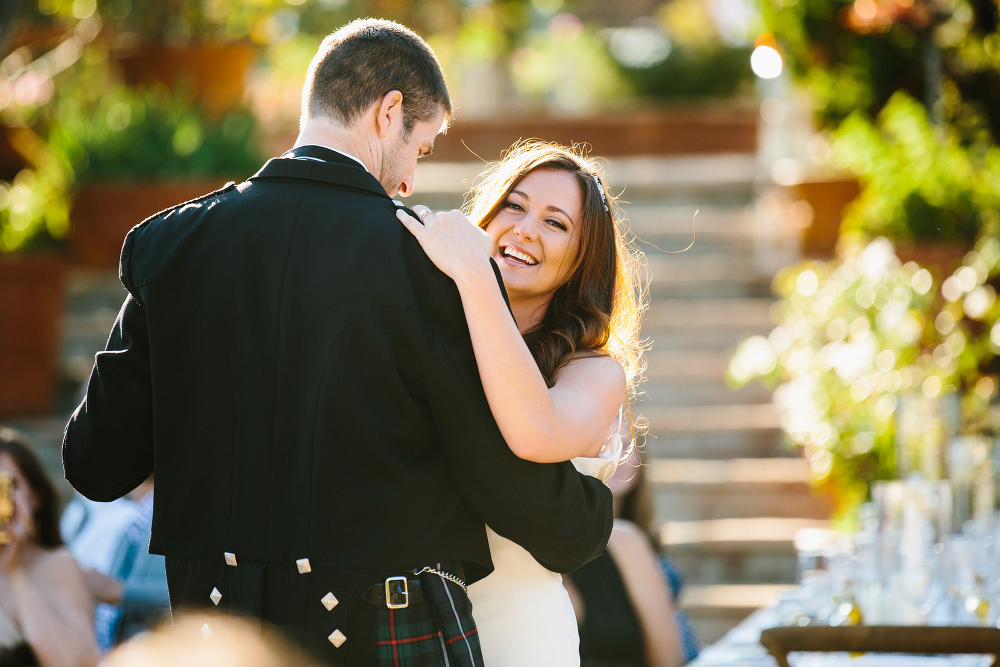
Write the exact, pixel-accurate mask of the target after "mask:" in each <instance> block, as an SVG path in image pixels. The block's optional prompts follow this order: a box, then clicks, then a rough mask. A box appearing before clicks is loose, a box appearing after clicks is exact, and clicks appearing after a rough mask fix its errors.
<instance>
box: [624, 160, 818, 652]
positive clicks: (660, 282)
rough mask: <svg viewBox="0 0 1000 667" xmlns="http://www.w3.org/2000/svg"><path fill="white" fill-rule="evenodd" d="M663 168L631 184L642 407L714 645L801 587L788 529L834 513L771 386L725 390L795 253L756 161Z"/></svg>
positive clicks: (695, 612)
mask: <svg viewBox="0 0 1000 667" xmlns="http://www.w3.org/2000/svg"><path fill="white" fill-rule="evenodd" d="M662 163H663V164H662V168H661V169H660V170H659V171H658V173H659V175H660V180H659V182H658V183H656V185H655V186H654V184H653V181H654V180H655V179H654V177H653V176H652V175H649V176H647V180H648V181H649V185H647V186H646V187H643V188H629V189H627V190H626V193H627V195H628V194H631V197H628V196H626V198H630V200H631V202H632V203H631V204H630V205H629V206H627V207H626V209H627V211H628V214H629V218H630V221H631V228H632V231H633V233H635V234H636V235H637V237H638V238H639V239H640V240H641V241H642V243H640V247H641V248H642V249H643V250H644V252H646V253H647V256H648V266H649V274H650V288H649V292H650V308H649V311H648V313H647V315H646V318H645V320H644V325H643V334H644V336H646V337H647V338H649V339H650V340H651V342H652V349H651V350H650V352H649V356H648V370H647V373H646V378H647V379H646V382H645V384H644V390H645V396H644V397H643V401H642V402H641V404H640V406H639V410H640V412H641V414H643V415H644V416H645V417H646V418H647V419H648V421H649V433H648V436H647V438H646V442H645V450H646V456H647V460H648V462H649V469H648V473H649V479H650V481H651V482H652V483H653V484H654V487H655V502H656V516H657V519H658V521H660V522H661V524H660V525H661V530H660V537H661V542H662V544H663V547H664V549H665V551H666V552H667V553H668V554H670V555H671V556H672V557H673V558H674V560H675V561H676V562H677V563H678V564H679V565H680V567H681V569H682V571H683V572H684V574H685V575H686V577H687V582H688V585H687V587H686V588H685V590H684V593H683V595H682V599H681V605H682V607H683V608H684V609H685V610H686V611H687V612H688V614H689V615H690V616H691V618H692V620H693V621H694V623H695V627H696V630H697V631H698V634H699V637H700V638H701V640H702V641H703V642H705V643H711V642H713V641H715V640H717V639H718V638H719V637H721V636H722V634H724V633H725V632H726V631H727V630H728V629H729V628H731V627H732V626H733V625H735V624H736V623H738V622H739V621H740V620H742V619H743V618H744V617H745V616H746V615H748V614H749V613H750V612H751V611H752V610H753V609H755V608H757V607H760V606H762V605H766V604H768V603H770V602H771V601H773V600H774V598H775V597H776V596H777V595H778V594H779V593H780V591H781V590H782V589H784V588H787V587H789V586H791V585H793V584H794V582H795V572H796V557H795V549H794V546H793V542H792V540H793V538H794V535H795V533H796V531H798V530H799V529H800V528H805V527H825V526H826V525H827V521H826V518H827V516H828V510H827V508H826V507H825V506H824V504H823V503H822V502H821V501H820V500H818V499H816V498H814V497H813V495H812V493H811V492H810V490H809V486H808V479H809V477H808V466H807V463H806V461H805V460H803V459H801V458H798V457H796V456H794V453H793V452H791V451H789V450H788V449H786V448H785V446H784V445H783V442H782V436H781V432H780V428H779V421H778V415H777V412H776V410H775V408H774V406H773V404H772V403H771V394H770V392H769V391H768V390H767V389H765V388H763V387H760V386H759V385H753V386H748V387H745V388H742V389H740V390H733V389H731V388H729V387H728V386H727V385H726V382H725V370H726V366H727V363H728V360H729V356H730V354H731V353H732V350H733V349H734V348H735V346H736V344H737V342H738V341H739V340H740V339H741V338H743V337H745V336H747V335H750V334H767V333H768V332H769V331H770V330H771V328H773V326H774V325H773V322H772V320H771V317H770V308H771V305H772V303H773V298H772V296H771V292H770V283H771V278H772V277H773V274H774V272H775V271H776V270H777V269H778V268H780V267H781V266H783V265H785V264H787V263H788V262H789V261H792V260H793V259H794V255H792V254H790V253H789V252H788V250H787V249H788V247H789V246H790V244H789V243H788V241H789V239H784V238H782V237H781V234H780V233H779V232H780V230H777V229H775V227H776V224H775V223H774V221H773V220H771V219H770V218H769V217H768V215H767V212H766V210H765V209H764V208H763V207H761V206H758V205H757V198H756V196H755V195H756V193H757V190H758V186H756V185H755V183H756V179H757V170H758V167H757V166H756V163H755V159H754V158H753V156H723V157H699V158H675V159H671V160H664V161H662ZM685 165H687V168H685ZM649 166H653V165H649ZM609 175H611V176H612V178H615V177H616V176H618V173H617V172H616V170H614V169H611V170H609ZM694 179H697V180H698V186H697V187H696V188H695V187H692V185H691V183H690V181H691V180H694ZM636 190H638V192H636ZM695 210H698V211H699V213H698V217H697V221H696V223H695V224H696V230H697V238H696V241H695V244H694V246H693V247H692V248H691V249H690V250H688V251H687V252H685V253H681V254H668V253H667V252H664V251H667V250H675V249H681V248H684V247H686V246H687V244H688V243H689V242H690V239H691V226H692V217H693V215H694V212H695Z"/></svg>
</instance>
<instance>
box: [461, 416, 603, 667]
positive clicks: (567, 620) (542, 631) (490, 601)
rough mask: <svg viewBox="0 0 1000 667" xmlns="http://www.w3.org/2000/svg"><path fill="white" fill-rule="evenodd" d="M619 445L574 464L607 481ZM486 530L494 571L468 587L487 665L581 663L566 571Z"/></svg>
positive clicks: (570, 666) (574, 666)
mask: <svg viewBox="0 0 1000 667" xmlns="http://www.w3.org/2000/svg"><path fill="white" fill-rule="evenodd" d="M621 450H622V443H621V438H619V437H617V436H615V437H612V438H611V439H610V440H609V443H608V446H607V447H606V448H605V451H604V452H602V453H601V456H600V457H599V458H582V457H581V458H576V459H573V465H575V466H576V469H577V470H579V471H580V472H581V473H583V474H585V475H590V476H591V477H596V478H598V479H600V480H601V481H603V482H607V481H608V480H609V479H611V476H612V475H614V474H615V468H616V467H617V465H618V459H619V457H620V456H621ZM486 535H487V537H488V538H489V542H490V555H491V556H492V557H493V566H494V570H493V573H492V574H490V576H488V577H486V578H485V579H482V580H481V581H477V582H476V583H474V584H472V585H471V586H469V599H470V600H471V601H472V616H473V618H474V619H475V621H476V627H477V629H478V632H479V642H480V644H481V646H482V649H483V660H484V661H485V664H486V667H579V665H580V634H579V631H578V630H577V626H576V615H575V613H574V612H573V606H572V604H570V601H569V595H568V594H567V593H566V589H565V588H563V584H562V575H559V574H556V573H555V572H550V571H549V570H546V569H545V568H544V567H542V566H541V565H539V564H538V561H536V560H535V559H534V558H533V557H532V556H531V554H529V553H528V552H527V551H526V550H525V549H524V548H522V547H520V546H518V545H517V544H515V543H513V542H511V541H510V540H508V539H507V538H505V537H500V536H499V535H497V534H496V533H495V532H493V531H492V530H490V529H489V527H487V529H486Z"/></svg>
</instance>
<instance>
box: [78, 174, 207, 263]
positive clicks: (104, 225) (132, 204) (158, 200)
mask: <svg viewBox="0 0 1000 667" xmlns="http://www.w3.org/2000/svg"><path fill="white" fill-rule="evenodd" d="M223 184H225V180H222V179H219V180H217V181H191V182H181V183H157V182H152V183H91V184H88V185H85V186H84V187H83V188H82V189H81V190H80V192H79V194H77V196H76V198H75V199H74V200H73V209H72V211H71V212H70V240H71V242H72V245H73V255H74V258H75V259H76V260H77V261H78V262H80V263H82V264H84V265H86V266H92V267H99V268H108V269H112V268H115V267H117V266H118V260H119V258H120V256H121V252H122V242H123V241H124V240H125V235H126V234H128V231H129V230H130V229H132V228H133V227H135V226H136V225H137V224H139V223H140V222H142V221H143V220H145V219H146V218H148V217H149V216H151V215H153V214H155V213H159V212H160V211H162V210H164V209H166V208H170V207H171V206H174V205H176V204H180V203H181V202H185V201H188V200H190V199H195V198H196V197H200V196H202V195H204V194H207V193H209V192H211V191H212V190H216V189H218V188H220V187H222V185H223Z"/></svg>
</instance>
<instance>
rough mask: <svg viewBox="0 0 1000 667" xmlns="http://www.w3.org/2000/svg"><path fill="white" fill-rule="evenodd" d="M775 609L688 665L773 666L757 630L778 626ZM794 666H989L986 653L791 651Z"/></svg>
mask: <svg viewBox="0 0 1000 667" xmlns="http://www.w3.org/2000/svg"><path fill="white" fill-rule="evenodd" d="M778 622H779V618H778V612H777V610H776V609H775V608H774V607H764V608H763V609H758V610H757V611H755V612H754V613H752V614H750V615H749V616H748V617H747V618H746V619H744V620H743V622H742V623H740V624H739V625H737V626H736V627H735V628H733V629H732V630H730V631H729V632H728V633H726V636H725V637H723V638H722V639H720V640H719V641H718V642H717V643H715V644H712V645H711V646H708V647H706V648H705V649H704V650H702V652H701V655H699V656H698V658H697V659H695V660H694V661H693V662H691V663H688V664H689V665H690V667H775V665H777V663H776V662H775V660H774V658H772V657H771V655H770V654H769V653H768V652H767V651H766V650H765V649H764V647H763V646H761V645H760V633H761V631H762V630H764V629H766V628H773V627H775V626H776V625H778ZM788 661H789V663H790V664H792V665H793V666H794V667H989V665H990V663H991V662H992V658H991V657H990V656H984V655H955V656H920V655H898V654H894V653H867V654H865V655H863V656H861V657H857V658H852V657H850V656H849V655H848V654H847V653H792V654H790V655H789V656H788Z"/></svg>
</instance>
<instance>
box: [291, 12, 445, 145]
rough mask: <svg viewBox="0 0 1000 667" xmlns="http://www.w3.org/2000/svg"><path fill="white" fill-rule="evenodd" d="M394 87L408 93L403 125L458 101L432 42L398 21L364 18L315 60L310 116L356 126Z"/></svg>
mask: <svg viewBox="0 0 1000 667" xmlns="http://www.w3.org/2000/svg"><path fill="white" fill-rule="evenodd" d="M391 90H398V91H399V92H401V93H402V94H403V126H404V130H405V132H407V133H409V132H410V131H412V130H413V126H414V124H415V123H417V122H424V121H428V120H430V119H432V118H434V116H436V115H437V113H438V111H439V109H444V112H445V123H446V124H450V123H451V117H452V113H453V110H452V106H451V98H450V97H449V95H448V88H447V87H446V86H445V83H444V73H443V72H442V71H441V65H440V64H439V63H438V61H437V58H436V57H435V56H434V51H432V50H431V47H430V46H428V45H427V43H426V42H425V41H424V40H422V39H421V38H420V36H419V35H417V34H416V33H415V32H413V31H412V30H410V29H409V28H407V27H405V26H403V25H400V24H399V23H395V22H393V21H384V20H380V19H359V20H357V21H352V22H351V23H348V24H347V25H345V26H344V27H342V28H341V29H340V30H338V31H337V32H335V33H333V34H332V35H330V36H329V37H327V38H326V39H324V40H323V43H322V44H321V45H320V47H319V51H317V52H316V56H315V57H314V58H313V61H312V63H311V64H310V65H309V73H308V75H307V76H306V83H305V87H304V90H303V100H302V107H303V108H302V113H303V117H304V118H309V117H316V116H325V117H328V118H332V119H334V120H336V121H338V122H340V123H342V124H344V125H350V124H352V123H353V122H354V121H356V120H357V119H358V117H359V116H361V114H362V113H364V111H365V110H366V109H368V107H370V106H371V105H372V104H374V103H375V102H376V101H377V100H378V99H380V98H381V97H382V96H383V95H385V94H386V93H388V92H389V91H391Z"/></svg>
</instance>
